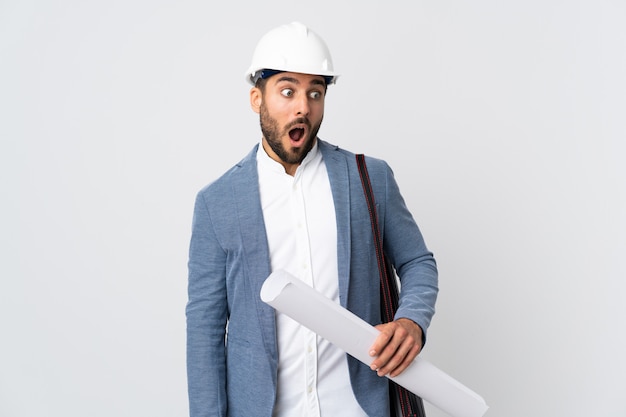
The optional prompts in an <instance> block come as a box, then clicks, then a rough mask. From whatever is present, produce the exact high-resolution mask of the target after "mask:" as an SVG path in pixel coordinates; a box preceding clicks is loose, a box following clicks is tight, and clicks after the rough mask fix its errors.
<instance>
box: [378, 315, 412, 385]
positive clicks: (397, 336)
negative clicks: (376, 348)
mask: <svg viewBox="0 0 626 417" xmlns="http://www.w3.org/2000/svg"><path fill="white" fill-rule="evenodd" d="M391 329H393V330H395V331H394V333H393V334H392V335H391V336H390V337H389V336H385V337H384V338H383V340H387V344H386V345H385V346H383V347H382V350H380V354H379V355H378V356H377V357H376V359H375V360H374V361H373V362H372V364H371V365H370V367H371V369H372V370H374V371H377V372H378V374H379V376H383V375H386V374H387V372H389V371H390V370H392V369H394V368H395V367H396V366H398V365H399V364H400V363H401V362H402V360H403V358H404V356H406V354H407V353H408V351H409V350H410V347H411V345H412V342H411V340H409V345H407V346H406V347H405V348H404V349H400V348H401V346H402V344H403V342H404V340H405V339H406V338H407V336H408V332H406V330H404V329H402V328H401V327H399V326H388V328H387V329H386V330H387V331H388V330H391ZM396 355H399V356H398V357H397V358H395V359H394V361H393V362H391V363H390V361H392V358H394V357H395V356H396Z"/></svg>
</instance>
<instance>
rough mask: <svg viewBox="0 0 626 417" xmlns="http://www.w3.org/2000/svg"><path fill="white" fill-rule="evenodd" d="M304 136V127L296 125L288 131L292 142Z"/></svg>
mask: <svg viewBox="0 0 626 417" xmlns="http://www.w3.org/2000/svg"><path fill="white" fill-rule="evenodd" d="M303 137H304V128H301V127H296V128H293V129H291V130H290V131H289V138H290V139H291V140H292V141H294V142H299V141H300V139H302V138H303Z"/></svg>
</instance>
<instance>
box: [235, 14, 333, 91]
mask: <svg viewBox="0 0 626 417" xmlns="http://www.w3.org/2000/svg"><path fill="white" fill-rule="evenodd" d="M262 70H273V71H272V72H271V73H275V72H277V71H286V72H299V73H303V74H314V75H321V76H324V77H325V78H326V80H327V81H326V82H327V84H333V83H334V82H335V81H336V79H337V77H338V76H339V74H337V73H335V71H334V69H333V60H332V58H331V57H330V51H329V50H328V47H327V46H326V43H325V42H324V40H323V39H322V38H321V37H320V36H319V35H318V34H317V33H315V32H313V31H312V30H311V29H309V28H307V27H306V26H305V25H303V24H302V23H300V22H293V23H289V24H287V25H282V26H279V27H277V28H274V29H272V30H270V31H269V32H267V33H266V34H265V35H264V36H263V37H262V38H261V40H259V43H258V44H257V46H256V49H255V50H254V54H253V56H252V64H251V65H250V68H248V71H247V72H246V80H247V81H248V82H249V83H251V84H252V85H254V84H255V82H256V80H257V79H258V78H259V77H260V76H261V71H262Z"/></svg>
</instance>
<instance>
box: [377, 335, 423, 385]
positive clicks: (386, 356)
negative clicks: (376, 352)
mask: <svg viewBox="0 0 626 417" xmlns="http://www.w3.org/2000/svg"><path fill="white" fill-rule="evenodd" d="M414 347H415V343H414V341H413V338H411V337H410V336H406V337H403V338H398V339H397V340H396V343H394V340H393V339H392V342H391V343H390V344H389V345H387V347H386V348H385V350H384V351H383V354H382V355H381V356H379V357H378V358H377V360H379V361H380V362H379V364H380V366H379V367H378V369H377V373H378V376H384V375H387V374H390V375H391V374H392V373H393V374H394V375H395V374H397V373H400V372H402V371H403V370H404V369H405V368H406V367H407V366H408V364H409V363H410V359H411V358H410V355H411V352H412V350H413V349H414ZM407 360H408V362H407Z"/></svg>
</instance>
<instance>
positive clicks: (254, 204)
mask: <svg viewBox="0 0 626 417" xmlns="http://www.w3.org/2000/svg"><path fill="white" fill-rule="evenodd" d="M257 149H258V145H257V146H255V147H254V149H253V150H252V151H251V152H250V153H249V154H248V156H246V157H245V158H244V159H243V160H242V161H241V162H240V163H239V165H238V167H239V171H238V172H237V175H233V195H234V196H235V201H236V202H237V213H236V216H237V218H238V222H239V230H240V231H241V247H242V248H243V256H242V259H243V261H244V263H245V271H246V273H245V276H246V278H247V279H248V281H249V285H250V289H251V291H252V299H253V300H254V304H255V305H256V310H257V315H258V318H259V325H260V326H261V328H262V329H263V332H262V334H263V342H264V344H265V348H266V350H267V352H268V353H269V357H270V358H273V359H272V360H273V361H275V363H274V365H276V364H277V357H278V352H277V347H276V320H275V311H274V309H273V308H272V307H271V306H269V305H268V304H265V303H264V302H263V301H261V298H260V292H261V286H262V285H263V283H264V282H265V279H266V278H267V277H268V276H269V275H270V273H271V266H270V257H269V247H268V244H267V235H266V232H265V223H264V221H263V211H262V208H261V197H260V193H259V174H258V171H257V164H256V152H257ZM233 215H235V213H233Z"/></svg>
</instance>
